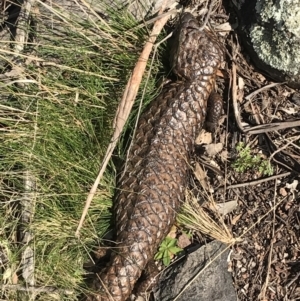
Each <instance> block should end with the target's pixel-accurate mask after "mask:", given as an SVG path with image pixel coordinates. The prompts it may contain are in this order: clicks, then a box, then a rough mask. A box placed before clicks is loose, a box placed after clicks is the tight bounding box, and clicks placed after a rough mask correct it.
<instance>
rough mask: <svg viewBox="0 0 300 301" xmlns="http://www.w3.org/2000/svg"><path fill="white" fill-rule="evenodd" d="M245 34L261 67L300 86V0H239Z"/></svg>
mask: <svg viewBox="0 0 300 301" xmlns="http://www.w3.org/2000/svg"><path fill="white" fill-rule="evenodd" d="M235 4H236V8H237V10H238V15H239V20H240V26H239V29H240V31H242V37H243V38H244V41H245V44H246V47H247V48H248V50H250V53H251V58H252V59H253V61H254V62H255V63H256V65H257V67H259V68H260V69H262V70H263V71H265V72H266V73H267V74H268V75H269V76H271V77H272V78H274V79H275V80H277V81H287V82H288V84H289V85H290V86H292V87H300V0H293V1H289V0H237V1H235Z"/></svg>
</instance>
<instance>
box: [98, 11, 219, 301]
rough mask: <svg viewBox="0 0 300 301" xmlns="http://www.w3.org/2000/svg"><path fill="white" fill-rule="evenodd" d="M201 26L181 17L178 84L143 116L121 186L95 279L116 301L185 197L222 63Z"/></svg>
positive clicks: (215, 43)
mask: <svg viewBox="0 0 300 301" xmlns="http://www.w3.org/2000/svg"><path fill="white" fill-rule="evenodd" d="M199 28H200V26H199V24H198V22H197V21H196V19H195V18H194V17H193V16H192V15H191V14H189V13H185V14H183V15H182V17H181V20H180V22H179V25H178V27H177V29H176V31H175V39H174V45H173V49H172V51H171V52H172V53H171V56H172V67H173V71H174V73H175V74H176V75H177V76H178V77H179V78H180V81H177V82H173V83H169V84H168V85H167V86H166V87H165V88H164V89H163V91H162V92H161V94H160V95H159V96H158V97H157V98H156V99H155V100H154V102H153V103H151V104H150V106H149V108H148V109H147V110H146V111H145V112H144V113H143V114H142V116H141V118H140V121H139V124H138V126H137V132H136V137H135V140H134V141H133V146H132V148H131V149H130V151H129V154H128V161H127V164H126V166H127V170H126V171H125V172H124V174H123V176H122V178H121V179H120V183H119V185H118V190H117V193H116V197H115V207H114V213H115V220H116V230H117V231H116V232H117V237H116V242H117V244H116V246H117V249H116V252H115V253H114V254H113V255H112V258H111V261H110V265H109V267H108V268H107V270H106V271H105V272H103V273H102V274H101V275H100V277H101V280H102V282H103V285H104V286H105V287H106V288H107V290H108V291H109V294H110V295H111V296H112V297H113V299H114V300H115V301H124V300H126V299H127V298H128V297H129V295H130V293H131V291H132V289H133V287H134V285H135V283H136V281H137V280H138V278H139V277H140V276H141V273H142V270H143V269H144V268H145V266H146V264H147V262H148V261H149V260H150V259H151V258H153V256H154V254H155V252H156V251H157V248H158V246H159V244H160V243H161V241H162V240H163V239H164V238H165V236H166V235H167V234H168V232H169V231H170V228H171V226H172V225H173V224H174V221H175V217H176V213H177V212H178V210H179V208H180V204H181V202H182V201H183V199H184V191H185V188H186V185H187V180H188V172H189V158H190V154H191V152H192V149H193V144H194V141H195V138H196V135H197V134H198V132H199V131H200V129H201V127H202V125H203V122H204V119H205V116H206V108H207V99H208V97H209V95H210V93H211V92H212V89H213V85H214V81H215V74H216V71H217V69H218V68H219V66H220V63H221V61H222V60H223V50H222V47H221V46H220V44H219V43H218V41H217V39H216V37H215V36H214V35H213V34H212V33H210V32H208V31H206V30H199ZM96 298H97V300H102V299H101V297H100V296H98V297H96Z"/></svg>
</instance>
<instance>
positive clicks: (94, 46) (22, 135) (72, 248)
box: [0, 0, 160, 300]
mask: <svg viewBox="0 0 300 301" xmlns="http://www.w3.org/2000/svg"><path fill="white" fill-rule="evenodd" d="M53 2H55V1H53ZM98 2H99V3H98ZM98 2H97V1H95V4H96V5H100V7H101V8H102V9H105V10H106V15H107V16H109V20H104V19H103V18H102V17H100V16H99V15H97V14H96V13H95V11H94V10H93V8H92V7H88V6H85V5H84V4H81V5H79V4H78V2H77V1H70V3H71V4H72V7H73V8H72V9H70V8H69V9H68V8H66V7H63V6H62V5H55V4H52V6H49V5H48V2H40V1H37V7H38V9H35V10H34V11H33V13H32V18H33V19H32V20H33V23H34V24H35V25H36V26H34V27H31V28H30V29H29V30H30V32H29V36H30V37H31V38H30V40H29V41H28V43H27V45H26V46H25V48H24V49H23V51H22V52H21V53H19V54H18V60H19V62H21V63H20V65H21V68H20V69H17V66H19V65H17V64H18V63H17V61H16V59H15V57H14V52H13V49H14V46H13V45H14V44H13V43H12V44H10V45H8V44H7V42H5V41H3V42H1V43H2V44H3V45H2V47H0V48H1V49H0V59H1V70H2V71H1V73H2V74H4V73H5V72H7V69H6V67H5V66H6V65H9V66H10V69H15V70H17V71H16V75H14V76H12V77H11V78H9V79H4V78H3V77H2V78H1V83H0V85H1V98H0V134H1V135H0V157H1V160H0V201H1V207H0V256H1V262H0V269H1V273H0V282H1V287H2V292H1V293H0V296H1V298H2V299H6V300H34V299H36V300H77V298H78V296H79V295H80V294H81V293H82V292H85V291H86V287H85V285H84V281H83V280H84V276H85V271H84V270H83V263H84V262H86V261H87V260H88V259H89V253H90V252H91V250H92V249H93V248H95V247H96V246H99V245H100V244H101V237H103V235H104V234H105V233H106V231H107V229H108V227H109V222H110V214H111V213H110V211H109V208H110V206H111V198H112V195H113V191H114V186H115V175H116V174H115V173H116V172H115V168H114V165H113V164H112V163H111V164H110V167H109V169H108V170H107V172H106V173H105V176H104V178H103V180H102V182H101V183H100V186H99V189H98V192H97V194H96V196H95V198H94V200H93V202H92V205H91V207H90V209H89V213H88V217H87V219H86V221H85V224H84V227H83V228H82V229H81V234H80V239H76V238H75V236H74V233H75V230H76V228H77V225H78V221H79V219H80V216H81V213H82V209H83V206H84V202H85V199H86V196H87V193H88V191H89V189H90V187H91V185H92V183H93V181H94V179H95V177H96V176H97V173H98V170H99V166H100V163H101V160H102V158H103V156H104V153H105V150H106V147H107V145H108V143H109V142H110V137H111V134H112V121H113V117H114V114H115V111H116V108H117V105H118V101H119V100H120V98H121V95H122V93H123V89H124V86H125V85H126V81H127V79H128V78H129V73H130V71H131V70H132V69H133V67H134V65H135V63H136V60H137V58H138V54H139V53H140V50H141V49H142V46H143V44H144V41H145V39H146V38H147V31H146V29H145V28H144V27H138V26H137V23H136V21H134V19H133V18H132V17H131V16H130V15H129V14H127V13H126V11H113V10H110V11H109V10H108V8H105V7H103V3H102V1H100V0H99V1H98ZM83 3H84V2H83ZM73 9H74V11H76V9H77V10H78V11H79V12H80V13H75V12H74V13H72V11H73ZM84 16H85V17H84ZM159 68H160V67H159V64H158V63H157V62H155V66H154V65H152V66H151V73H152V74H153V76H152V77H150V79H149V81H148V82H147V83H145V82H143V83H142V87H141V89H140V91H142V90H143V89H145V90H146V93H145V95H146V97H145V99H144V100H143V101H144V103H145V104H146V103H147V102H149V101H150V100H151V99H152V98H153V97H154V94H155V91H156V89H155V87H156V78H155V74H156V73H157V72H158V69H159ZM10 69H9V70H10ZM148 72H150V71H149V70H148ZM150 91H151V92H150ZM138 99H139V100H140V98H139V97H138ZM136 109H137V107H136ZM133 115H134V114H133ZM133 121H134V120H133V118H132V119H131V120H130V121H129V122H128V128H130V127H131V126H133V125H134V122H133ZM126 142H127V140H126V139H124V140H122V144H125V143H126ZM120 149H123V148H120ZM119 155H121V156H122V155H124V151H119ZM25 236H26V237H29V239H26V237H25ZM28 247H29V248H30V250H33V254H34V256H33V258H32V259H31V260H32V265H33V268H34V271H33V276H34V277H33V278H34V279H33V280H32V281H33V282H31V283H33V284H34V286H36V287H46V286H47V287H48V286H51V287H55V288H58V289H59V290H57V291H55V292H52V293H49V292H43V293H40V292H38V293H37V290H36V291H34V290H27V291H26V290H25V291H24V290H21V289H20V290H18V289H15V290H14V289H11V286H13V285H16V286H19V285H23V286H25V287H26V286H27V285H28V283H29V282H28V281H29V280H28V279H29V278H30V277H29V278H28V277H27V278H26V276H24V270H25V268H24V262H23V259H24V251H25V249H26V248H28ZM70 289H71V291H72V293H71V294H69V293H68V294H67V293H66V290H68V291H69V290H70ZM64 290H65V291H64Z"/></svg>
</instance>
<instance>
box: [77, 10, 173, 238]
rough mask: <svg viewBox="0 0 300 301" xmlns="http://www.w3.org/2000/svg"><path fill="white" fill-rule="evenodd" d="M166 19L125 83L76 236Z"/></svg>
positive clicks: (158, 21) (155, 26) (165, 19)
mask: <svg viewBox="0 0 300 301" xmlns="http://www.w3.org/2000/svg"><path fill="white" fill-rule="evenodd" d="M163 10H164V7H162V8H161V10H160V13H162V12H163ZM168 19H169V15H167V16H164V17H162V18H161V19H159V20H157V21H156V22H155V24H154V25H153V29H152V32H151V35H150V38H149V40H148V42H146V44H145V47H144V49H143V51H142V53H141V55H140V57H139V60H138V62H137V64H136V66H135V68H134V70H133V72H132V75H131V77H130V79H129V81H128V83H127V85H126V88H125V92H124V94H123V98H122V100H121V102H120V104H119V106H118V109H117V112H116V116H115V119H114V122H113V126H114V129H115V131H114V133H113V136H112V140H111V142H110V144H109V146H108V148H107V150H106V154H105V156H104V160H103V162H102V165H101V169H100V171H99V174H98V176H97V178H96V180H95V182H94V184H93V186H92V188H91V190H90V192H89V194H88V197H87V199H86V202H85V206H84V209H83V212H82V215H81V218H80V221H79V224H78V227H77V230H76V232H75V236H76V237H78V236H79V231H80V229H81V227H82V225H83V222H84V219H85V217H86V215H87V211H88V209H89V207H90V205H91V202H92V199H93V197H94V195H95V193H96V191H97V187H98V185H99V182H100V180H101V178H102V176H103V174H104V171H105V169H106V166H107V164H108V162H109V160H110V158H111V155H112V153H113V150H114V149H115V147H116V144H117V141H118V139H119V137H120V134H121V132H122V130H123V128H124V125H125V122H126V120H127V118H128V116H129V113H130V111H131V108H132V106H133V103H134V100H135V97H136V95H137V92H138V88H139V86H140V83H141V80H142V76H143V74H144V72H145V69H146V65H147V61H148V58H149V55H150V53H151V50H152V47H153V45H154V42H155V41H156V38H157V36H158V35H159V33H160V32H161V30H162V28H163V27H164V25H165V24H166V23H167V21H168Z"/></svg>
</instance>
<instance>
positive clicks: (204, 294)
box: [154, 241, 237, 301]
mask: <svg viewBox="0 0 300 301" xmlns="http://www.w3.org/2000/svg"><path fill="white" fill-rule="evenodd" d="M225 249H226V245H224V244H223V243H221V242H218V241H213V242H211V243H209V244H207V245H205V246H203V247H201V248H200V249H198V250H197V251H195V252H193V253H191V254H189V255H188V256H187V257H186V258H185V259H184V260H182V261H181V262H179V263H178V264H176V265H175V264H174V265H172V266H170V268H168V269H167V270H166V271H165V272H164V273H163V274H162V276H161V277H160V280H159V284H158V286H157V288H156V291H155V292H154V297H155V300H157V301H173V300H174V299H175V297H176V296H177V295H178V294H179V293H180V292H181V291H182V290H183V289H184V288H185V286H187V285H189V284H190V285H189V286H188V287H187V289H186V290H185V291H184V292H183V293H182V294H181V295H180V296H179V298H178V299H176V300H178V301H187V300H189V301H196V300H197V301H201V300H205V301H206V300H209V301H236V300H237V296H236V293H235V289H234V287H233V281H232V276H231V274H230V273H229V272H228V271H227V269H228V267H227V257H228V253H229V250H226V251H224V250H225ZM223 251H224V252H223ZM222 252H223V253H222ZM200 271H201V273H199V272H200ZM198 273H199V276H198ZM194 278H195V280H194V281H193V279H194ZM191 281H192V283H191Z"/></svg>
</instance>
